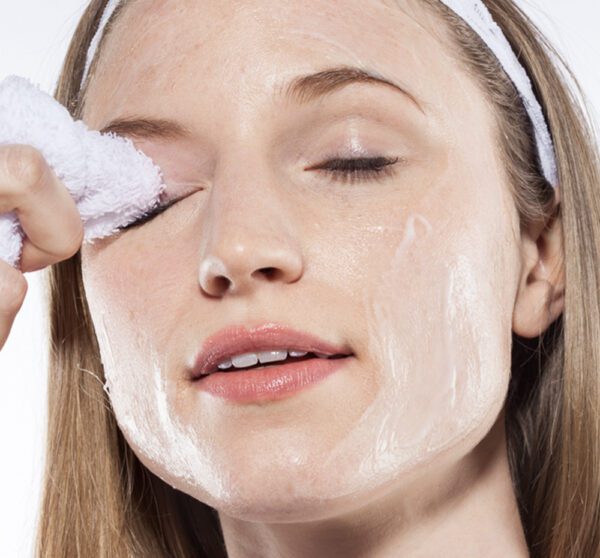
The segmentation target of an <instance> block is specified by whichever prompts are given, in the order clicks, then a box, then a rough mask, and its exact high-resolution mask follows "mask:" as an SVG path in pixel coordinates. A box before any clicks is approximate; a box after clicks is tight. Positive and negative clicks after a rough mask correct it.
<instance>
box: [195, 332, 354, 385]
mask: <svg viewBox="0 0 600 558" xmlns="http://www.w3.org/2000/svg"><path fill="white" fill-rule="evenodd" d="M353 354H354V353H353V352H352V351H350V350H349V348H348V347H345V346H343V347H340V346H335V345H333V344H331V343H329V342H327V341H324V340H322V339H320V338H318V337H315V336H313V335H311V334H308V333H305V332H300V331H296V330H292V329H290V328H288V327H285V326H282V325H278V324H273V323H268V324H264V325H262V326H259V327H255V328H251V329H248V328H245V327H243V326H234V327H229V328H226V329H224V330H221V331H220V332H218V333H217V334H216V335H214V336H212V337H209V338H208V339H207V340H206V341H205V343H204V344H203V346H202V349H201V351H200V352H199V353H198V355H197V357H196V359H195V364H194V366H193V368H192V369H191V371H190V379H191V380H192V381H196V380H200V379H202V378H205V377H206V376H210V375H212V374H218V373H223V372H224V373H226V374H231V373H239V372H248V371H250V370H252V371H256V370H258V371H260V370H267V369H270V368H277V369H278V370H280V371H282V370H284V369H286V368H288V367H290V366H307V365H308V364H310V363H308V364H305V365H302V364H301V363H304V362H305V361H321V360H323V361H330V360H340V359H344V358H347V357H350V356H353Z"/></svg>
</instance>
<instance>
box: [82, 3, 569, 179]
mask: <svg viewBox="0 0 600 558" xmlns="http://www.w3.org/2000/svg"><path fill="white" fill-rule="evenodd" d="M120 2H121V0H109V1H108V3H107V4H106V7H105V9H104V13H103V14H102V19H101V20H100V24H99V26H98V30H97V31H96V34H95V35H94V38H93V39H92V42H91V43H90V48H89V50H88V53H87V59H86V63H85V70H84V72H83V78H82V80H81V85H82V86H83V84H84V83H85V80H86V79H87V77H88V73H89V71H90V67H91V65H92V61H93V60H94V56H95V55H96V51H97V50H98V45H99V44H100V40H101V39H102V35H103V34H104V29H105V28H106V24H107V23H108V21H109V20H110V18H111V16H112V15H113V13H114V11H115V10H116V9H117V7H118V5H119V4H120ZM440 2H442V3H443V4H445V5H446V6H447V7H448V8H450V9H451V10H452V11H453V12H454V13H455V14H456V15H457V16H458V17H460V18H461V19H462V20H464V21H465V22H466V23H467V24H468V25H469V26H470V27H471V28H472V29H473V31H475V32H476V33H477V34H478V35H479V37H481V39H482V40H483V41H484V42H485V44H486V45H487V46H488V48H489V49H490V50H491V51H492V52H493V53H494V54H495V55H496V58H497V59H498V61H499V62H500V64H501V65H502V67H503V68H504V71H505V72H506V73H507V75H508V77H509V78H510V79H511V80H512V82H513V83H514V85H515V87H516V88H517V91H518V92H519V95H520V96H521V99H522V100H523V104H524V106H525V109H526V110H527V113H528V114H529V118H530V119H531V122H532V123H533V128H534V131H535V139H536V143H537V151H538V156H539V159H540V163H541V166H542V171H543V173H544V177H545V178H546V180H547V181H548V182H549V183H550V184H551V185H552V186H553V187H554V188H557V187H558V174H557V169H556V156H555V152H554V146H553V144H552V138H551V136H550V131H549V130H548V125H547V123H546V119H545V118H544V114H543V112H542V107H541V106H540V104H539V102H538V100H537V98H536V96H535V94H534V92H533V88H532V86H531V80H530V79H529V76H528V75H527V72H526V71H525V68H523V66H522V65H521V63H520V62H519V60H518V59H517V56H516V55H515V53H514V51H513V49H512V47H511V46H510V43H509V42H508V40H507V39H506V37H505V36H504V33H503V32H502V29H500V27H499V26H498V25H497V24H496V22H495V21H494V19H493V18H492V14H490V12H489V10H488V9H487V7H486V6H485V4H484V3H483V2H482V1H481V0H440Z"/></svg>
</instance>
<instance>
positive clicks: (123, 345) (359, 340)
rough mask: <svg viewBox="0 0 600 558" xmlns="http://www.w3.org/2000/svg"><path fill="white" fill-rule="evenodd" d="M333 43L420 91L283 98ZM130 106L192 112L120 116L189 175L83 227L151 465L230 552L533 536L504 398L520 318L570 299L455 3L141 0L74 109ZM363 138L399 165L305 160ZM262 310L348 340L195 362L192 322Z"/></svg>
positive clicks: (93, 300) (329, 551)
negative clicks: (281, 354) (462, 62)
mask: <svg viewBox="0 0 600 558" xmlns="http://www.w3.org/2000/svg"><path fill="white" fill-rule="evenodd" d="M365 30H367V31H368V32H365ZM340 64H345V65H357V66H360V67H364V68H366V69H370V70H375V71H377V72H379V73H381V74H383V75H384V76H386V77H387V78H389V79H391V80H393V81H395V82H396V83H399V84H402V86H403V87H405V88H406V89H407V90H409V91H410V92H411V93H412V94H413V96H414V97H415V99H416V100H417V102H418V106H417V104H415V103H414V102H412V101H411V100H410V99H409V98H408V97H406V96H404V95H402V94H400V93H399V92H397V91H394V90H392V89H391V88H386V87H383V86H379V85H374V84H358V85H357V84H354V85H350V86H348V87H346V88H344V89H340V90H338V91H337V92H335V93H333V94H331V95H329V96H327V97H325V98H322V99H319V100H317V101H314V102H311V103H307V104H299V103H297V102H294V101H291V100H283V99H282V98H281V97H278V96H277V93H278V91H280V90H281V84H282V83H285V82H286V81H287V80H289V79H291V78H293V77H294V76H296V75H299V74H304V73H309V72H315V71H319V70H321V69H323V68H324V67H329V66H334V65H340ZM132 115H136V116H140V115H143V116H150V117H154V118H169V119H173V120H177V121H179V122H181V123H184V124H185V125H186V126H187V127H188V128H189V129H190V130H191V131H192V136H191V137H190V138H188V139H185V140H161V141H158V140H152V141H150V140H140V139H137V140H136V139H135V138H134V141H135V143H136V145H138V147H140V149H142V150H143V151H144V152H145V153H147V154H148V155H149V156H151V157H152V158H153V159H154V161H155V162H156V163H157V164H159V165H160V166H161V167H162V169H163V171H164V174H165V178H166V181H167V183H168V184H170V185H171V186H169V189H168V190H169V194H170V195H172V196H177V197H181V196H185V197H184V198H183V199H182V200H181V201H179V202H178V203H177V204H176V205H174V206H173V207H172V208H170V209H169V210H167V211H166V212H165V213H163V214H161V215H160V216H158V217H156V218H155V219H154V220H152V221H150V222H148V223H146V224H144V225H143V226H141V227H139V228H135V229H131V230H128V231H126V232H124V233H122V234H120V235H117V236H115V237H112V238H110V239H107V240H103V241H100V242H97V243H95V244H94V245H84V246H83V247H82V264H83V275H84V283H85V287H86V293H87V296H88V301H89V304H90V309H91V312H92V318H93V321H94V326H95V329H96V333H97V336H98V340H99V344H100V350H101V355H102V359H103V363H104V369H105V374H106V377H107V389H108V391H109V394H110V397H111V402H112V405H113V408H114V411H115V414H116V417H117V420H118V422H119V425H120V427H121V429H122V431H123V433H124V435H125V436H126V438H127V440H128V442H129V443H130V445H131V446H132V448H133V449H134V451H135V453H136V454H137V455H138V457H139V458H140V459H141V461H142V462H143V463H144V464H145V465H146V466H147V467H148V468H149V469H150V470H151V471H153V472H154V473H155V474H157V475H158V476H160V477H161V478H163V479H164V480H165V481H166V482H168V483H169V484H171V485H173V486H174V487H176V488H178V489H179V490H181V491H183V492H186V493H188V494H190V495H192V496H194V497H196V498H198V499H199V500H201V501H203V502H206V503H207V504H209V505H211V506H213V507H214V508H216V509H217V510H218V511H219V516H220V519H221V523H222V526H223V530H224V534H225V539H226V544H227V549H228V552H229V554H230V556H232V557H234V558H237V557H254V556H256V557H258V556H261V557H273V558H275V557H279V556H285V557H300V556H315V557H320V556H323V557H327V556H338V555H339V556H348V557H358V556H369V557H375V558H383V557H386V558H387V557H392V556H399V555H402V556H423V557H429V556H431V557H434V556H442V555H443V556H448V557H452V556H457V557H458V556H489V557H495V556H498V557H500V556H502V557H506V556H515V557H519V556H527V550H526V546H525V542H524V536H523V531H522V527H521V524H520V522H519V519H518V512H517V507H516V502H515V497H514V494H513V490H512V486H511V482H510V475H509V470H508V462H507V456H506V442H505V433H504V427H503V413H504V411H503V408H504V400H505V397H506V392H507V388H508V382H509V374H510V349H511V333H512V331H515V332H517V333H519V334H521V335H523V336H529V337H533V336H535V335H537V334H538V333H539V332H540V331H543V330H544V329H545V328H546V327H548V325H549V324H550V323H551V322H552V321H554V320H555V319H556V318H557V317H558V316H559V315H560V312H561V311H562V309H563V304H564V301H563V296H562V294H563V287H562V285H563V276H562V271H561V269H560V266H559V264H558V262H559V259H560V244H559V238H560V222H558V221H553V222H551V223H537V224H535V225H532V226H531V227H530V228H529V229H527V230H519V222H518V216H517V212H516V209H515V207H514V203H513V201H512V199H511V197H510V194H509V191H508V186H507V184H506V177H505V174H504V171H503V168H502V165H501V163H500V161H499V158H498V153H497V149H496V146H495V142H494V120H493V115H492V112H491V110H490V107H489V106H488V104H487V103H486V101H485V97H484V95H483V94H482V92H481V91H479V90H478V88H477V86H476V84H475V83H474V82H473V81H472V79H471V78H470V77H469V76H468V75H467V74H465V73H464V72H463V71H462V70H461V68H460V67H459V66H458V63H457V62H456V61H455V60H454V59H453V57H452V55H451V51H450V49H449V47H448V44H447V39H446V35H445V29H444V27H443V25H442V24H441V23H440V22H439V21H438V20H436V19H435V18H434V17H433V16H432V15H431V14H429V13H428V12H426V11H425V10H424V9H423V8H422V6H420V5H419V3H418V2H414V1H403V2H399V3H398V4H396V3H391V2H381V1H374V2H372V3H370V5H369V9H368V10H365V6H364V2H358V1H354V0H344V1H343V2H342V1H337V0H328V2H319V1H317V0H304V1H293V0H286V1H281V0H277V1H264V2H250V1H245V0H242V1H236V2H229V1H226V0H218V1H217V0H206V1H204V2H192V1H177V2H175V1H174V0H172V1H169V0H164V1H154V0H145V1H144V2H139V1H138V2H133V3H132V4H130V5H129V6H128V7H127V8H126V10H125V11H124V12H123V13H122V16H121V18H120V19H119V20H118V23H117V25H116V26H115V28H114V30H113V33H112V34H111V36H110V37H109V40H107V42H106V43H105V48H104V50H103V52H102V56H101V58H100V63H99V65H98V68H97V71H96V74H95V76H94V78H93V80H92V82H91V85H90V88H89V90H88V96H87V100H86V106H85V111H84V118H83V119H84V121H85V122H86V124H87V125H88V126H90V127H91V128H93V129H101V128H103V127H104V126H106V125H107V124H108V122H109V121H111V120H112V119H115V118H117V117H125V116H132ZM357 152H358V153H366V154H368V155H369V156H390V157H400V158H401V160H402V161H403V162H402V163H401V164H397V165H396V166H395V167H393V169H394V170H393V174H392V175H391V176H388V177H386V178H385V179H382V180H379V181H378V180H375V179H373V178H370V179H366V180H363V181H361V182H356V183H354V184H351V183H344V182H343V181H340V180H338V181H336V180H334V179H332V178H331V177H330V176H329V175H327V174H326V173H324V172H323V171H317V170H305V169H307V168H308V167H312V166H314V165H316V164H318V163H322V162H323V161H325V160H327V159H331V158H333V157H337V156H346V157H348V156H352V154H353V153H354V154H356V153H357ZM182 184H184V185H183V186H182ZM545 225H547V226H546V227H545ZM265 267H272V268H275V269H276V270H277V272H276V273H275V274H273V275H272V276H265V275H264V274H263V273H262V272H261V271H259V270H261V269H263V268H265ZM221 275H222V276H225V277H226V278H227V279H229V280H230V283H229V284H228V283H227V282H226V281H223V280H222V277H221V278H220V276H221ZM265 321H275V322H278V323H284V324H287V325H290V326H292V327H294V328H297V329H301V330H306V331H309V332H311V333H313V334H316V335H318V336H320V337H322V338H325V339H327V340H328V341H331V342H333V343H336V344H346V345H348V346H349V347H351V349H352V351H353V353H354V357H353V358H352V359H351V360H350V361H349V362H348V364H347V365H346V366H345V367H344V368H343V369H342V370H341V371H340V372H338V373H336V374H334V375H332V376H330V377H329V378H327V379H326V380H325V381H323V382H321V383H320V384H318V385H315V386H312V387H310V388H309V389H307V390H305V391H303V392H301V393H299V394H296V395H294V396H293V397H289V398H286V399H283V400H280V401H277V402H263V403H259V404H245V405H236V404H231V403H227V402H225V401H224V400H221V399H218V398H213V397H211V396H209V395H208V394H206V393H202V392H199V391H198V390H197V388H196V387H195V386H194V385H193V384H191V383H190V382H189V380H188V379H187V376H186V367H187V366H189V364H190V362H191V359H192V358H193V357H194V355H195V353H196V351H197V350H198V348H199V347H200V344H201V343H202V341H203V340H204V339H205V338H206V337H208V336H209V335H212V334H213V333H215V332H216V331H218V330H220V329H221V328H223V327H225V326H228V325H232V324H244V325H255V324H258V323H262V322H265ZM474 524H476V525H477V529H473V525H474Z"/></svg>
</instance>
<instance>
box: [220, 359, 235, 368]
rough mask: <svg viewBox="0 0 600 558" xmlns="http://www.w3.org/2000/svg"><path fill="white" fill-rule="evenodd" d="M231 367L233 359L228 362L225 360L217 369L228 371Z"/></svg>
mask: <svg viewBox="0 0 600 558" xmlns="http://www.w3.org/2000/svg"><path fill="white" fill-rule="evenodd" d="M231 366H232V364H231V359H229V358H228V359H227V360H224V361H223V362H221V363H220V364H218V365H217V368H219V370H227V369H228V368H231Z"/></svg>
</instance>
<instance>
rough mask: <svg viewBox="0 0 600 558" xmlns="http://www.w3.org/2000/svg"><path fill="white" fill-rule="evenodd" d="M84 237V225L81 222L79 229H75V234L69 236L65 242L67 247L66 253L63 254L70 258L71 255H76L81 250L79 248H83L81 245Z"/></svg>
mask: <svg viewBox="0 0 600 558" xmlns="http://www.w3.org/2000/svg"><path fill="white" fill-rule="evenodd" d="M83 237H84V231H83V225H82V224H81V223H80V224H79V226H78V227H77V230H76V231H75V234H73V235H71V236H70V237H69V240H68V241H67V242H66V244H65V249H64V254H63V255H64V257H65V258H70V257H71V256H74V255H75V254H76V253H77V252H78V251H79V248H81V245H82V243H83Z"/></svg>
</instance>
